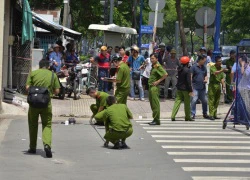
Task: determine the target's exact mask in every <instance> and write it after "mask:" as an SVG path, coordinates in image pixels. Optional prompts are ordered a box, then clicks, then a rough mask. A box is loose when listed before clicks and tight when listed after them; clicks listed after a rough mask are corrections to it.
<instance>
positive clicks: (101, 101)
mask: <svg viewBox="0 0 250 180" xmlns="http://www.w3.org/2000/svg"><path fill="white" fill-rule="evenodd" d="M86 93H87V95H89V96H90V97H92V98H94V99H96V104H91V106H90V109H91V111H92V113H93V115H92V116H91V122H92V119H93V118H95V120H96V121H97V122H96V125H103V124H104V122H103V119H101V118H99V116H102V115H100V114H99V113H103V110H104V109H105V108H106V107H107V102H106V99H107V97H108V96H109V94H108V93H105V92H100V91H96V89H95V88H94V87H90V88H88V89H87V91H86Z"/></svg>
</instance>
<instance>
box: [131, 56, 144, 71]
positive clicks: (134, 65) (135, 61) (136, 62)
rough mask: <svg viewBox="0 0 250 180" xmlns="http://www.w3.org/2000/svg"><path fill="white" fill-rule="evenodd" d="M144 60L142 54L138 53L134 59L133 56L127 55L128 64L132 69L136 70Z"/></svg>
mask: <svg viewBox="0 0 250 180" xmlns="http://www.w3.org/2000/svg"><path fill="white" fill-rule="evenodd" d="M144 62H145V59H144V57H143V56H141V55H139V56H138V57H137V58H136V59H134V58H133V56H129V58H128V64H129V66H130V67H131V68H132V71H138V70H139V68H140V67H141V65H142V64H143V63H144Z"/></svg>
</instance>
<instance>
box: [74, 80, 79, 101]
mask: <svg viewBox="0 0 250 180" xmlns="http://www.w3.org/2000/svg"><path fill="white" fill-rule="evenodd" d="M78 87H79V83H78V81H77V80H74V100H77V99H79V96H78Z"/></svg>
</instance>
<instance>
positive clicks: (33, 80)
mask: <svg viewBox="0 0 250 180" xmlns="http://www.w3.org/2000/svg"><path fill="white" fill-rule="evenodd" d="M51 78H52V71H49V70H48V69H38V70H35V71H32V72H31V73H30V74H29V76H28V78H27V82H26V85H29V86H38V87H45V88H48V90H49V92H50V96H53V90H55V89H59V88H60V84H59V80H58V78H57V76H56V74H55V73H54V78H53V81H52V83H51Z"/></svg>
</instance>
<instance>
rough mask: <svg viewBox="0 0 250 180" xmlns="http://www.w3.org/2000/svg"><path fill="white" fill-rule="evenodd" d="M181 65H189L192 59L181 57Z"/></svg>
mask: <svg viewBox="0 0 250 180" xmlns="http://www.w3.org/2000/svg"><path fill="white" fill-rule="evenodd" d="M180 61H181V64H188V63H189V62H190V59H189V57H188V56H183V57H181V60H180Z"/></svg>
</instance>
